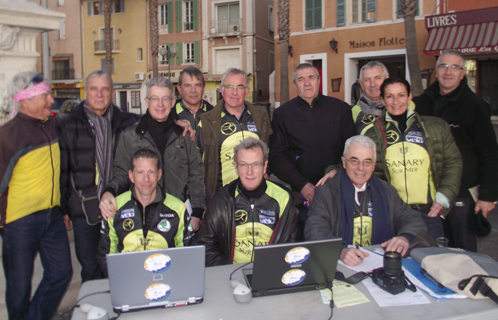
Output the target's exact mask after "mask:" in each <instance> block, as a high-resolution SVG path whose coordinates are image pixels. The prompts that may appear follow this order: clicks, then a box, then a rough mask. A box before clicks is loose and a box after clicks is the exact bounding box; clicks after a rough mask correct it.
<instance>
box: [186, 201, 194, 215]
mask: <svg viewBox="0 0 498 320" xmlns="http://www.w3.org/2000/svg"><path fill="white" fill-rule="evenodd" d="M185 207H186V208H187V212H188V215H189V216H191V215H192V212H193V210H192V205H191V204H190V199H187V201H185Z"/></svg>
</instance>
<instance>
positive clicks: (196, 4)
mask: <svg viewBox="0 0 498 320" xmlns="http://www.w3.org/2000/svg"><path fill="white" fill-rule="evenodd" d="M192 5H193V6H194V8H193V9H194V10H193V17H192V19H193V20H194V21H193V23H194V30H196V31H197V30H198V29H199V0H194V1H192Z"/></svg>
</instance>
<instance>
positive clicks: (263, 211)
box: [259, 209, 275, 217]
mask: <svg viewBox="0 0 498 320" xmlns="http://www.w3.org/2000/svg"><path fill="white" fill-rule="evenodd" d="M259 212H261V214H264V215H265V216H270V217H274V216H275V211H270V210H263V209H260V210H259Z"/></svg>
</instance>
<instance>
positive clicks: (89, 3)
mask: <svg viewBox="0 0 498 320" xmlns="http://www.w3.org/2000/svg"><path fill="white" fill-rule="evenodd" d="M86 4H87V8H88V16H91V15H92V2H91V1H88V2H87V3H86Z"/></svg>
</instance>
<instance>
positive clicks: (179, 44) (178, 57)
mask: <svg viewBox="0 0 498 320" xmlns="http://www.w3.org/2000/svg"><path fill="white" fill-rule="evenodd" d="M176 46H177V47H178V53H177V54H176V64H182V63H183V43H182V42H177V43H176Z"/></svg>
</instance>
